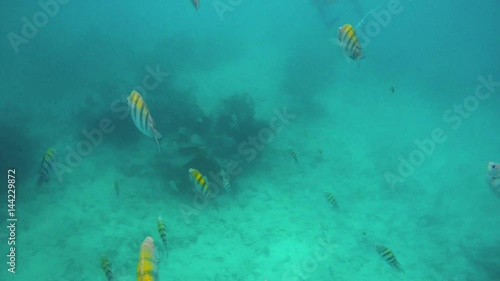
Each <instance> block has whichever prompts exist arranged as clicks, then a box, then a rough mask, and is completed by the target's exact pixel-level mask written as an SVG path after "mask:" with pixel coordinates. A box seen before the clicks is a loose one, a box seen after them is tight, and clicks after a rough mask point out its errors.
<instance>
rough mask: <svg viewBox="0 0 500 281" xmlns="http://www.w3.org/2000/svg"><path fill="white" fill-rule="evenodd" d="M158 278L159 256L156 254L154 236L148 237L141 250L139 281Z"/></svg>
mask: <svg viewBox="0 0 500 281" xmlns="http://www.w3.org/2000/svg"><path fill="white" fill-rule="evenodd" d="M157 280H158V256H157V254H156V249H155V243H154V241H153V238H151V237H149V236H148V237H146V239H144V242H142V244H141V249H140V251H139V262H138V263H137V281H157Z"/></svg>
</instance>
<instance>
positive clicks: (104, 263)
mask: <svg viewBox="0 0 500 281" xmlns="http://www.w3.org/2000/svg"><path fill="white" fill-rule="evenodd" d="M101 268H102V270H103V271H104V274H106V279H107V280H108V281H113V270H112V269H111V262H109V260H108V258H107V257H106V256H102V258H101Z"/></svg>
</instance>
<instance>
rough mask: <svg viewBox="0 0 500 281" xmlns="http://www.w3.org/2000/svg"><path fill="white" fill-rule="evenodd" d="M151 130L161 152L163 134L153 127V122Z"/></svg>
mask: <svg viewBox="0 0 500 281" xmlns="http://www.w3.org/2000/svg"><path fill="white" fill-rule="evenodd" d="M151 131H152V132H153V139H154V140H155V142H156V145H157V146H158V152H161V148H160V140H161V134H160V132H158V131H157V130H156V129H155V128H154V127H153V125H152V124H151Z"/></svg>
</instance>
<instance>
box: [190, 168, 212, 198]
mask: <svg viewBox="0 0 500 281" xmlns="http://www.w3.org/2000/svg"><path fill="white" fill-rule="evenodd" d="M189 177H190V178H191V181H193V183H194V186H195V189H196V190H197V191H199V192H200V193H201V194H203V196H205V197H206V198H210V199H212V198H214V196H213V194H212V191H211V190H210V187H209V186H208V181H207V178H206V177H204V176H203V175H202V174H201V173H200V172H199V171H198V170H196V169H192V168H191V169H189Z"/></svg>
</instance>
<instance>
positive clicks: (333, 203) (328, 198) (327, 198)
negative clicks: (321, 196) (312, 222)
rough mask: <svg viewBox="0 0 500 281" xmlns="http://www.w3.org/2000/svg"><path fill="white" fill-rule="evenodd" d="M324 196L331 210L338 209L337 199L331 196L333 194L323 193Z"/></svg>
mask: <svg viewBox="0 0 500 281" xmlns="http://www.w3.org/2000/svg"><path fill="white" fill-rule="evenodd" d="M325 196H326V200H328V202H330V204H331V205H332V207H333V208H335V209H338V208H339V207H338V205H337V199H335V196H333V194H332V193H331V192H327V191H326V192H325Z"/></svg>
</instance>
